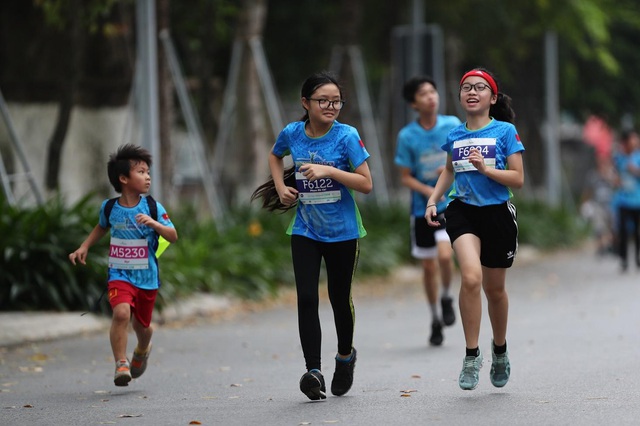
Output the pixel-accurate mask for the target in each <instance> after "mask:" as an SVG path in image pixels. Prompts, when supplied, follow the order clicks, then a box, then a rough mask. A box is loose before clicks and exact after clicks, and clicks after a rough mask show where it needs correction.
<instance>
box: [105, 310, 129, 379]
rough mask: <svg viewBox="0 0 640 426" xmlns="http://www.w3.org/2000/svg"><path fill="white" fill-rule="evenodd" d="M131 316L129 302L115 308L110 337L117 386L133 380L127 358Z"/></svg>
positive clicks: (114, 377)
mask: <svg viewBox="0 0 640 426" xmlns="http://www.w3.org/2000/svg"><path fill="white" fill-rule="evenodd" d="M130 316H131V307H130V306H129V304H128V303H119V304H117V305H116V306H115V307H114V308H113V317H112V319H111V330H110V331H109V339H110V340H111V350H112V351H113V357H114V358H115V361H116V371H115V374H114V376H113V382H114V383H115V385H116V386H127V385H128V384H129V382H130V381H131V371H130V368H129V361H128V360H127V331H128V327H129V318H130Z"/></svg>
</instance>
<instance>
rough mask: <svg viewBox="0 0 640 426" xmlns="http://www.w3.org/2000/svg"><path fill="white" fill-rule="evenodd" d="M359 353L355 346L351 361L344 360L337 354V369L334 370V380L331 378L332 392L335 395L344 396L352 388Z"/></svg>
mask: <svg viewBox="0 0 640 426" xmlns="http://www.w3.org/2000/svg"><path fill="white" fill-rule="evenodd" d="M357 353H358V351H356V348H353V351H352V352H351V359H350V360H349V361H342V360H340V359H338V357H337V356H336V370H335V371H334V372H333V380H331V393H332V394H334V395H335V396H342V395H344V394H345V393H347V392H349V389H351V385H352V384H353V370H354V369H355V368H356V359H357Z"/></svg>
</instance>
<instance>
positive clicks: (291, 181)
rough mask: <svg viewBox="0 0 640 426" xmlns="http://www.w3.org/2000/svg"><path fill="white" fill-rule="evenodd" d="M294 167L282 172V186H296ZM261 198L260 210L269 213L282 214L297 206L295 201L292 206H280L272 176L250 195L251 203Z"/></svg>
mask: <svg viewBox="0 0 640 426" xmlns="http://www.w3.org/2000/svg"><path fill="white" fill-rule="evenodd" d="M295 172H296V166H295V165H294V166H291V167H289V168H288V169H285V171H284V184H285V185H286V186H292V187H295V186H296V173H295ZM257 198H262V206H261V207H262V208H263V209H267V210H268V211H270V212H273V211H276V210H280V211H281V212H282V213H284V212H286V211H288V210H290V209H292V208H293V207H295V206H297V205H298V202H297V201H296V202H295V203H293V204H288V205H285V204H282V202H281V201H280V196H279V195H278V191H276V185H275V183H274V182H273V176H271V177H269V180H268V181H266V182H265V183H263V184H262V185H260V186H259V187H258V188H256V190H255V191H253V194H251V201H253V200H255V199H257Z"/></svg>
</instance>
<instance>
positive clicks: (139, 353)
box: [133, 345, 149, 355]
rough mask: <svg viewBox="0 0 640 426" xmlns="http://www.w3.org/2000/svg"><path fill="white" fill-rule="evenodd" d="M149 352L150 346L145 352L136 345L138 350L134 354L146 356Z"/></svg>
mask: <svg viewBox="0 0 640 426" xmlns="http://www.w3.org/2000/svg"><path fill="white" fill-rule="evenodd" d="M147 352H149V346H147V349H145V350H144V351H143V350H142V349H140V346H138V345H136V348H135V349H134V350H133V353H134V354H136V355H146V354H147Z"/></svg>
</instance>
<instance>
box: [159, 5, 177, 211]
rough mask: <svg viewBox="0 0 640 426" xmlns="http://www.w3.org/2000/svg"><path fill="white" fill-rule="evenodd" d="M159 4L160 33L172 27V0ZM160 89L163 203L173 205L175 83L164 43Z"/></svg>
mask: <svg viewBox="0 0 640 426" xmlns="http://www.w3.org/2000/svg"><path fill="white" fill-rule="evenodd" d="M157 5H158V8H157V12H156V13H157V22H158V33H160V32H161V31H162V30H165V29H166V30H169V29H170V28H169V23H170V19H169V17H170V15H169V13H170V0H158V3H157ZM158 90H159V96H158V103H159V115H160V117H159V118H160V129H159V130H160V151H161V152H162V156H161V164H158V165H157V167H161V168H162V188H164V191H163V192H164V194H163V197H164V199H163V203H166V205H173V204H174V202H175V191H172V190H171V188H172V187H173V175H174V169H175V161H174V160H175V158H174V150H173V144H172V142H171V128H172V127H173V121H174V120H173V118H174V108H173V96H172V94H173V84H172V81H171V74H170V72H169V67H168V64H167V55H166V52H165V50H164V49H163V47H162V44H159V45H158Z"/></svg>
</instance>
